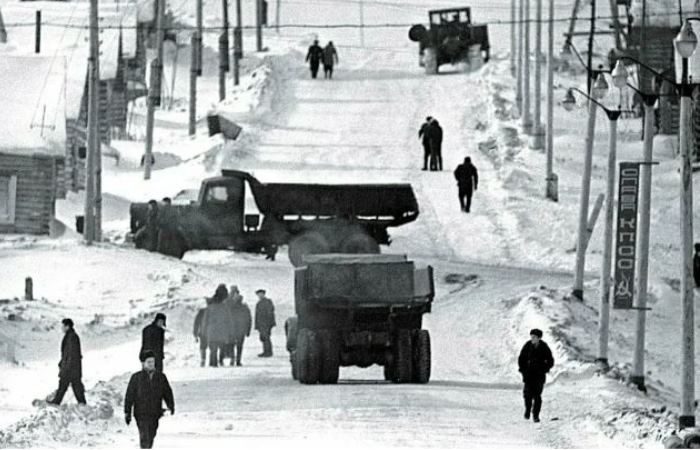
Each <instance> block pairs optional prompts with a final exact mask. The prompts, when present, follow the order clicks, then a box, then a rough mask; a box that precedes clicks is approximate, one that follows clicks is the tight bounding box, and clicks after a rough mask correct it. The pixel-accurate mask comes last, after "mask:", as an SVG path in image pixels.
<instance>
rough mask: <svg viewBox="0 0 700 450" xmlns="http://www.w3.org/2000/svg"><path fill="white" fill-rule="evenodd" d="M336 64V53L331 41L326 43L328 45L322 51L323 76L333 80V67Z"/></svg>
mask: <svg viewBox="0 0 700 450" xmlns="http://www.w3.org/2000/svg"><path fill="white" fill-rule="evenodd" d="M337 62H338V52H337V51H336V50H335V46H334V45H333V41H328V45H326V47H325V48H324V49H323V76H324V78H328V79H331V78H333V65H335V64H336V63H337Z"/></svg>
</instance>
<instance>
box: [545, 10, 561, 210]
mask: <svg viewBox="0 0 700 450" xmlns="http://www.w3.org/2000/svg"><path fill="white" fill-rule="evenodd" d="M548 22H549V26H548V29H547V35H548V39H547V120H546V124H547V131H546V132H545V135H546V138H547V139H546V153H547V178H546V181H547V187H546V197H547V198H548V199H550V200H552V201H555V202H556V201H558V200H559V193H558V192H557V190H558V188H557V176H556V175H555V174H554V0H549V19H548Z"/></svg>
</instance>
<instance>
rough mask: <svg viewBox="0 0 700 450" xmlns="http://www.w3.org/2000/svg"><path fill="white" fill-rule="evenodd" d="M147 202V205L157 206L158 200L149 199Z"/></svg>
mask: <svg viewBox="0 0 700 450" xmlns="http://www.w3.org/2000/svg"><path fill="white" fill-rule="evenodd" d="M148 204H149V205H153V206H158V202H157V201H155V199H150V200H149V201H148Z"/></svg>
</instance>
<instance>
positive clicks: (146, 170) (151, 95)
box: [143, 0, 165, 180]
mask: <svg viewBox="0 0 700 450" xmlns="http://www.w3.org/2000/svg"><path fill="white" fill-rule="evenodd" d="M164 22H165V0H158V17H157V19H156V45H157V46H158V57H157V58H156V59H155V60H154V61H153V63H151V80H150V81H151V86H150V89H149V92H148V112H147V115H146V154H145V155H144V158H143V160H144V161H143V179H144V180H150V179H151V158H153V125H154V123H155V112H156V111H155V108H156V106H160V103H161V77H162V74H163V38H164V35H165V30H164V25H165V23H164Z"/></svg>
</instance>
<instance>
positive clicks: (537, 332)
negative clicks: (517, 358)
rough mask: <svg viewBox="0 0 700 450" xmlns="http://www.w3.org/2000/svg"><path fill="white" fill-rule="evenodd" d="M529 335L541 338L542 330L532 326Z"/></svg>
mask: <svg viewBox="0 0 700 450" xmlns="http://www.w3.org/2000/svg"><path fill="white" fill-rule="evenodd" d="M530 336H537V337H538V338H540V339H542V330H540V329H537V328H533V329H532V330H530Z"/></svg>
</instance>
